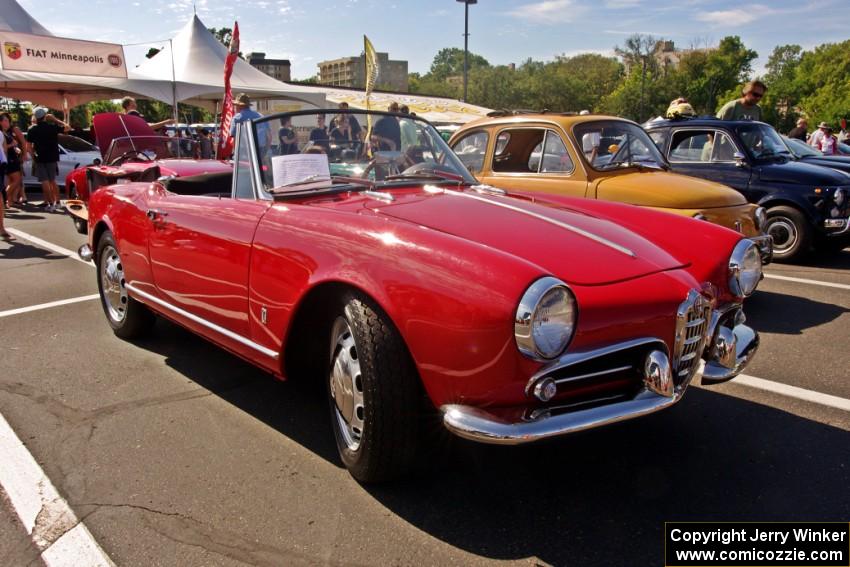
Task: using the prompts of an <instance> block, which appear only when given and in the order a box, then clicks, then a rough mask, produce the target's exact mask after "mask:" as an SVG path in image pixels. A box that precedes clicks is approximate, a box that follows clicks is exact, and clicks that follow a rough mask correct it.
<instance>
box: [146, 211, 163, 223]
mask: <svg viewBox="0 0 850 567" xmlns="http://www.w3.org/2000/svg"><path fill="white" fill-rule="evenodd" d="M147 215H148V218H149V219H151V220H152V221H155V220H157V218H158V217H159V218H160V219H161V218H163V217H167V216H168V213H167V212H165V211H161V210H159V209H148V212H147Z"/></svg>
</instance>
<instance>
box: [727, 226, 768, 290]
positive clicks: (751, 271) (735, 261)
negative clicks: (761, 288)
mask: <svg viewBox="0 0 850 567" xmlns="http://www.w3.org/2000/svg"><path fill="white" fill-rule="evenodd" d="M728 266H729V291H731V292H732V294H733V295H735V296H736V297H739V298H744V297H749V296H750V295H752V294H753V292H754V291H755V290H756V287H758V283H759V282H760V281H761V278H762V264H761V254H760V252H759V248H758V246H757V245H756V243H755V242H753V241H752V240H750V239H748V238H744V239H741V240H740V241H739V242H738V244H736V245H735V249H734V250H732V255H731V256H730V257H729V264H728Z"/></svg>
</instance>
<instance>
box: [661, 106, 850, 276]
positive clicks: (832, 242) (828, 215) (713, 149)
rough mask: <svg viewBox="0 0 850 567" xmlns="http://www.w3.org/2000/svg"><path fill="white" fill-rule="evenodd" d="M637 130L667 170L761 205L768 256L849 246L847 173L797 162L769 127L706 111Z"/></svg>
mask: <svg viewBox="0 0 850 567" xmlns="http://www.w3.org/2000/svg"><path fill="white" fill-rule="evenodd" d="M645 128H646V130H647V132H649V135H650V137H652V139H653V141H654V142H655V144H656V145H657V146H658V148H659V149H660V150H661V151H662V153H664V155H665V156H666V157H667V159H669V160H670V165H671V166H672V168H673V171H676V172H678V173H683V174H685V175H692V176H694V177H701V178H703V179H710V180H711V181H717V182H719V183H723V184H725V185H729V186H730V187H733V188H735V189H737V190H738V191H740V192H741V193H742V194H743V195H744V196H745V197H746V198H747V200H748V201H750V202H751V203H757V204H759V205H761V206H762V207H764V208H765V209H766V210H767V220H766V222H765V223H764V230H765V232H766V233H767V234H770V235H771V236H772V237H773V257H774V259H775V260H778V261H794V260H799V259H800V258H802V257H803V256H804V255H805V254H806V253H807V252H808V251H809V250H810V249H811V248H812V246H814V247H817V248H823V249H842V248H844V247H845V246H848V245H850V219H848V215H850V208H848V201H850V174H848V173H845V172H843V171H838V170H837V169H834V168H828V167H823V166H821V165H813V164H810V163H805V162H803V161H799V160H797V158H796V157H795V156H794V154H792V153H791V152H790V151H789V150H788V147H787V146H786V145H785V143H784V142H783V140H782V138H781V137H780V136H779V134H777V132H776V130H774V129H773V127H772V126H770V125H768V124H764V123H762V122H752V121H727V120H718V119H716V118H708V117H706V118H694V119H685V120H655V121H652V122H650V123H648V124H646V125H645Z"/></svg>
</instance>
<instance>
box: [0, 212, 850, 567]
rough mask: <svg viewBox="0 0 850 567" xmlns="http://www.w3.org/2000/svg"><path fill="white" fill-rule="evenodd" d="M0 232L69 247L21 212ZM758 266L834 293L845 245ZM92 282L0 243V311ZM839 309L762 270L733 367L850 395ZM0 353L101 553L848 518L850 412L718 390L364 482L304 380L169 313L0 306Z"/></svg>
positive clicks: (475, 559)
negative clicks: (122, 333)
mask: <svg viewBox="0 0 850 567" xmlns="http://www.w3.org/2000/svg"><path fill="white" fill-rule="evenodd" d="M6 225H7V227H8V228H12V229H17V230H20V231H23V232H25V233H26V234H29V235H33V236H35V237H37V238H40V239H43V240H44V241H47V242H50V243H52V244H53V245H56V246H59V247H62V248H66V249H69V250H76V248H77V247H78V246H79V245H80V244H81V243H82V242H83V240H84V237H82V236H80V235H78V234H77V233H76V232H74V230H73V227H72V224H71V221H70V220H69V219H68V218H67V216H65V215H53V214H49V213H43V212H40V211H38V210H36V209H34V208H33V209H31V210H28V211H26V212H25V213H16V214H12V215H10V216H9V217H7V219H6ZM767 273H768V274H775V275H781V276H786V277H795V278H802V279H810V280H814V281H820V282H831V283H837V284H840V285H845V286H850V249H848V250H845V251H843V252H842V253H840V254H838V255H835V256H831V257H817V258H813V259H812V260H811V261H810V262H809V263H807V265H804V266H786V265H771V266H769V267H768V269H767ZM96 292H97V286H96V281H95V278H94V270H93V269H92V268H91V267H89V266H87V265H85V264H83V263H81V262H79V261H76V260H73V259H70V258H67V257H64V256H62V255H61V254H56V253H53V252H48V251H46V250H45V248H44V247H42V246H37V245H33V244H31V243H29V242H28V241H27V240H26V239H24V238H17V239H16V240H15V241H14V242H12V243H11V244H9V243H5V242H2V241H0V312H3V311H7V310H10V309H16V308H21V307H27V306H32V305H39V304H43V303H48V302H55V301H60V300H65V299H71V298H85V297H86V296H89V295H91V294H95V293H96ZM848 311H850V289H845V288H834V287H824V286H821V285H817V284H815V283H800V282H789V281H785V280H777V279H771V278H767V279H765V280H764V281H763V282H762V283H761V285H760V288H759V291H758V292H757V293H756V295H755V296H754V297H753V298H751V300H750V301H749V302H748V303H747V306H746V312H747V315H748V319H749V324H751V325H753V326H754V327H755V328H756V329H758V330H759V331H760V333H761V334H762V346H761V349H760V352H759V353H758V357H757V359H756V360H755V361H754V363H753V364H752V365H751V366H750V367H749V368H748V369H747V370H746V373H747V374H748V375H751V376H755V377H758V378H762V379H765V380H770V381H773V382H777V383H782V384H788V385H792V386H796V387H799V388H805V389H807V390H811V391H814V392H819V393H823V394H829V395H832V396H837V397H839V398H843V399H850V369H848V367H850V356H848V354H847V346H846V345H847V341H848V339H850V331H848V325H850V315H848ZM0 360H2V365H0V368H2V371H0V414H2V415H3V416H5V418H6V420H8V422H9V423H10V424H11V426H12V428H13V429H14V430H15V432H16V433H17V435H18V437H19V438H20V439H21V440H22V441H23V442H24V444H25V445H26V446H27V448H28V449H29V451H30V452H31V453H32V455H33V456H34V457H35V459H36V460H37V461H38V463H39V464H40V465H41V467H42V468H43V469H44V472H45V473H46V474H47V476H48V477H49V478H50V479H51V480H52V482H53V484H54V485H56V487H57V489H58V490H59V492H60V493H61V494H62V495H63V496H64V498H65V499H66V500H67V501H68V503H69V504H70V507H71V508H72V509H73V510H74V511H75V512H76V514H77V516H78V517H80V518H82V519H84V521H85V523H86V525H87V526H88V529H89V530H90V531H91V533H92V534H93V536H94V538H95V539H96V540H97V542H98V543H99V544H100V546H101V547H102V548H103V549H104V550H105V551H106V552H107V553H108V555H109V556H110V557H111V559H112V560H113V561H114V562H115V563H116V564H117V565H284V564H285V565H316V564H329V565H374V564H389V565H438V564H439V565H489V564H494V563H497V562H498V563H508V564H520V565H546V564H552V565H566V564H588V565H642V564H658V563H659V561H660V558H661V556H662V553H663V545H662V538H661V533H662V529H663V522H664V521H674V520H679V521H683V520H694V521H697V520H705V521H710V520H716V521H720V520H727V521H733V520H735V521H756V520H776V521H780V520H781V521H790V520H836V519H837V520H844V519H847V518H848V517H850V492H848V491H847V489H846V487H847V486H848V484H850V412H848V411H845V410H841V409H836V408H834V407H829V406H828V405H824V404H820V403H814V402H811V401H802V400H800V399H797V398H793V397H788V396H785V395H780V394H776V393H771V392H766V391H764V390H761V389H756V388H753V387H750V386H746V385H742V384H736V383H735V381H732V382H730V383H728V384H724V385H721V386H715V387H711V388H708V387H699V388H693V389H691V390H690V391H689V392H688V395H687V396H685V399H684V400H683V401H682V402H681V403H680V404H679V405H678V406H676V407H674V408H673V409H671V410H669V411H666V412H661V413H659V414H655V415H652V416H649V417H647V418H644V419H640V420H635V421H631V422H627V423H623V424H620V425H617V426H614V427H610V428H605V429H600V430H596V431H590V432H587V433H584V434H580V435H576V436H573V437H569V438H565V439H560V440H556V441H552V442H548V443H543V444H539V445H534V446H528V447H513V448H500V447H490V446H480V445H475V444H472V443H468V442H464V441H461V440H454V441H453V442H452V443H451V445H450V446H449V447H448V448H447V449H446V451H445V454H444V455H442V456H441V457H440V458H437V459H434V460H432V461H431V462H430V463H427V464H425V465H423V468H422V469H421V470H420V471H419V472H418V473H417V474H415V475H413V476H411V477H409V478H406V479H404V480H402V481H399V482H396V483H394V484H390V485H384V486H379V487H363V486H361V485H359V484H357V483H356V482H355V481H353V480H352V479H351V478H350V477H349V475H348V474H347V472H346V471H345V469H343V468H342V466H341V463H340V462H339V459H338V457H337V455H336V448H335V444H334V441H333V435H332V432H331V428H330V421H329V416H328V411H327V405H326V402H325V400H324V398H323V396H322V394H321V390H320V389H317V388H314V387H310V385H309V384H305V383H303V382H299V381H298V380H297V379H296V380H293V381H290V382H286V383H282V382H278V381H275V380H274V379H272V378H271V377H270V376H269V375H267V374H264V373H263V372H261V371H259V370H257V369H255V368H254V367H253V366H251V365H249V364H247V363H244V362H243V361H241V360H239V359H237V358H235V357H233V356H231V355H229V354H227V353H226V352H224V351H221V350H220V349H218V348H216V347H214V346H212V345H211V344H209V343H207V342H205V341H204V340H202V339H200V338H197V337H195V336H194V335H192V334H190V333H189V332H187V331H185V330H183V329H182V328H180V327H178V326H176V325H173V324H171V323H168V322H164V321H159V322H158V323H157V326H156V333H155V334H154V335H153V336H152V337H150V338H147V339H145V340H143V341H137V342H132V343H131V342H126V341H122V340H119V339H117V338H116V337H115V336H114V335H113V334H112V332H111V331H110V329H109V327H108V325H107V324H106V321H105V320H104V316H103V313H102V311H101V307H100V304H99V302H98V301H97V300H86V299H84V300H81V301H79V302H76V303H70V304H66V305H59V306H55V307H50V308H46V309H40V310H36V311H31V312H26V313H19V314H15V315H11V316H8V317H3V318H0ZM21 535H22V527H21V526H20V525H18V524H17V523H16V522H15V517H14V514H12V513H11V512H10V508H9V505H8V503H7V502H5V501H4V502H2V503H0V538H2V542H0V563H2V564H19V563H18V562H17V558H24V559H25V560H26V559H29V558H31V557H32V548H28V547H27V542H26V538H23V539H22V537H21ZM7 554H11V555H10V557H11V558H12V559H15V561H13V562H11V563H10V562H9V561H7V560H6V559H7V558H8V557H4V555H7ZM20 564H23V563H20Z"/></svg>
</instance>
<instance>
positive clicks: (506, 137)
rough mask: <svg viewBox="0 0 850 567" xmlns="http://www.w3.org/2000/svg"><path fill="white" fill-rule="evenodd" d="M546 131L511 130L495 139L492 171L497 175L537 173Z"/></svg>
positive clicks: (540, 129)
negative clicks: (497, 173)
mask: <svg viewBox="0 0 850 567" xmlns="http://www.w3.org/2000/svg"><path fill="white" fill-rule="evenodd" d="M545 134H546V130H544V129H543V128H512V129H511V130H510V131H509V132H501V133H500V134H499V136H498V138H496V151H495V152H494V153H493V164H492V170H493V171H494V172H499V173H537V172H538V171H539V167H540V165H539V164H540V156H541V153H540V152H541V148H542V146H543V138H544V136H545Z"/></svg>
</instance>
